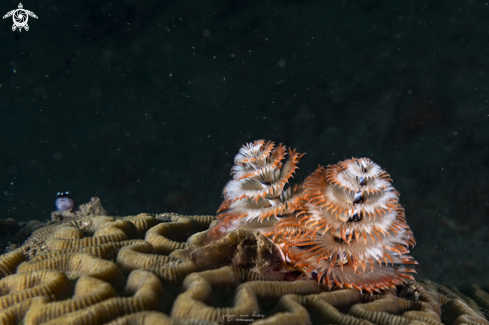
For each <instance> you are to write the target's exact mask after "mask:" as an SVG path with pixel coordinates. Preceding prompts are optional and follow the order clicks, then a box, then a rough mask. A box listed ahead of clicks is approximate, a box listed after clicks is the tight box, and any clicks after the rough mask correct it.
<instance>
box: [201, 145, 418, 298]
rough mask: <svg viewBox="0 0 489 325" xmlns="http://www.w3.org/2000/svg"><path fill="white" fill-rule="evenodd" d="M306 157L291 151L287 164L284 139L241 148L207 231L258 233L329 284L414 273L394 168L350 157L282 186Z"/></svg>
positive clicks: (375, 283)
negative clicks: (389, 171) (388, 169)
mask: <svg viewBox="0 0 489 325" xmlns="http://www.w3.org/2000/svg"><path fill="white" fill-rule="evenodd" d="M302 156H303V155H302V154H298V153H296V152H295V150H291V149H289V157H288V159H287V160H286V162H285V163H284V164H282V161H283V159H284V158H285V147H284V146H283V145H282V144H280V145H279V146H278V147H277V148H275V147H274V143H273V142H271V141H267V142H265V141H264V140H258V141H255V142H254V143H249V144H247V145H245V146H243V148H242V149H241V150H240V151H239V153H238V155H236V157H235V159H234V162H235V166H234V167H233V168H232V175H233V180H231V181H230V182H229V183H228V184H227V185H226V187H225V188H224V197H225V200H224V202H223V203H222V204H221V207H220V208H219V210H218V212H219V214H218V220H219V223H218V224H217V226H216V227H214V228H213V229H211V231H210V235H209V236H210V237H211V238H217V237H220V236H222V235H224V234H226V233H228V232H230V231H233V230H235V229H237V228H239V227H247V228H251V229H254V230H257V231H260V232H261V233H262V234H263V235H265V236H267V237H269V238H270V239H271V240H273V241H274V242H275V244H276V245H277V247H278V248H279V250H280V251H281V254H282V256H283V258H284V261H285V262H287V263H289V264H292V265H293V266H295V267H296V268H297V269H299V270H301V271H302V272H303V273H304V274H306V275H307V276H309V277H312V278H316V279H317V280H318V281H320V282H323V283H325V284H328V285H329V286H330V287H333V286H334V285H337V286H339V287H342V288H343V287H346V288H356V289H358V290H360V291H362V290H366V291H369V292H373V291H379V290H381V289H387V288H388V287H395V286H396V285H398V284H401V283H403V282H405V281H406V280H408V279H413V277H412V275H410V273H414V272H415V271H414V269H412V268H409V267H407V266H406V265H410V264H417V262H416V261H415V260H414V259H413V258H412V257H411V256H409V255H408V254H409V246H414V245H415V240H414V237H413V234H412V232H411V230H410V228H409V226H408V225H407V224H406V220H405V216H404V209H403V208H402V207H401V206H400V204H399V193H398V192H397V191H396V190H395V189H394V187H393V186H392V184H391V182H392V180H391V178H390V176H389V174H387V173H386V172H385V171H384V170H382V169H381V168H380V166H379V165H377V164H375V163H374V162H372V161H371V160H370V159H368V158H360V159H357V158H352V159H349V160H345V161H342V162H339V163H338V164H336V165H329V166H328V167H327V168H324V167H321V166H320V167H319V168H318V169H317V170H316V171H315V172H314V173H312V174H311V175H310V176H308V177H307V178H306V180H305V181H304V183H303V184H302V185H298V186H295V187H293V188H292V189H291V188H289V189H284V186H285V184H286V183H287V182H288V179H289V178H290V177H291V176H292V174H293V173H294V171H295V170H296V169H297V166H296V165H297V163H298V161H299V159H300V158H301V157H302Z"/></svg>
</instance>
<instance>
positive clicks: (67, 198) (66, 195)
mask: <svg viewBox="0 0 489 325" xmlns="http://www.w3.org/2000/svg"><path fill="white" fill-rule="evenodd" d="M54 204H56V210H58V211H60V212H62V211H74V210H75V208H76V204H75V200H73V198H72V197H71V195H70V192H58V193H57V194H56V201H55V203H54Z"/></svg>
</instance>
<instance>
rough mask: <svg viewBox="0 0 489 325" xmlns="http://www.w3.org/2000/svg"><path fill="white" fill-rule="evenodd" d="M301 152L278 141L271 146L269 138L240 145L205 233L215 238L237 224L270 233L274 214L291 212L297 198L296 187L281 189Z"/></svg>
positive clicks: (266, 233) (283, 187) (276, 216)
mask: <svg viewBox="0 0 489 325" xmlns="http://www.w3.org/2000/svg"><path fill="white" fill-rule="evenodd" d="M287 154H288V158H287V159H285V157H286V155H287ZM302 156H303V154H299V153H297V152H296V151H295V150H291V149H288V150H286V147H285V146H284V145H282V144H279V145H278V146H276V147H275V144H274V142H272V141H266V142H265V141H264V140H257V141H255V142H253V143H247V144H246V145H244V146H243V147H242V148H241V149H240V150H239V153H238V154H237V155H236V156H235V157H234V166H233V168H232V169H231V175H232V176H233V179H232V180H231V181H229V182H228V183H227V185H226V186H225V187H224V190H223V194H224V202H223V203H222V204H221V206H220V207H219V209H218V215H217V219H218V220H219V223H218V224H217V226H216V227H214V228H213V229H212V230H211V231H210V233H209V237H211V238H218V237H221V236H223V235H225V234H226V233H228V232H230V231H233V230H235V229H237V228H239V227H247V228H251V229H255V230H258V231H260V232H261V233H262V234H264V235H269V234H271V232H272V231H273V228H274V225H275V223H276V222H277V221H278V216H283V215H287V214H290V213H291V212H293V211H294V210H295V207H296V205H297V202H298V200H299V197H300V196H299V195H298V194H299V192H300V191H301V189H300V187H299V186H295V187H293V188H288V189H285V185H286V184H287V182H288V181H289V179H290V177H292V175H293V174H294V172H295V170H296V169H297V163H298V161H299V160H300V159H301V158H302ZM284 160H285V161H284Z"/></svg>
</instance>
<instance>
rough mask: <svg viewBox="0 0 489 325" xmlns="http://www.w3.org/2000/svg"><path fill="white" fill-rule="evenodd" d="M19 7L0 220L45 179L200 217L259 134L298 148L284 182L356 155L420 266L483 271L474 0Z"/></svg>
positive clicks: (442, 271)
mask: <svg viewBox="0 0 489 325" xmlns="http://www.w3.org/2000/svg"><path fill="white" fill-rule="evenodd" d="M17 5H18V2H17V1H2V2H1V4H0V9H1V10H0V11H2V12H4V13H6V12H8V11H10V10H12V9H16V8H17ZM23 5H24V8H25V9H28V10H31V11H33V12H35V13H36V14H37V16H38V17H39V19H34V18H30V19H29V26H30V30H29V31H27V32H26V31H22V32H20V33H19V32H18V31H16V32H13V31H12V30H11V25H12V20H11V18H8V19H4V20H0V190H1V192H0V193H1V194H2V195H1V200H0V218H9V217H12V218H15V219H17V220H28V219H40V220H44V219H47V218H49V213H50V211H52V210H53V209H54V200H55V194H56V192H58V191H70V192H71V193H72V195H73V197H74V198H75V199H76V200H77V202H78V203H83V202H86V201H88V200H89V198H90V197H91V196H98V197H100V198H101V199H102V201H103V204H104V206H105V208H106V209H107V210H108V211H109V214H111V215H129V214H137V213H140V212H170V211H173V212H178V213H184V214H213V213H215V211H216V209H217V207H218V206H219V204H220V202H221V200H222V197H221V190H222V188H223V186H224V185H225V184H226V182H227V181H228V179H229V172H230V168H231V166H232V163H233V157H234V155H235V154H236V153H237V151H238V149H239V148H240V146H241V145H242V144H244V143H246V142H249V141H253V140H255V139H269V140H274V141H276V142H283V143H285V144H287V145H289V146H291V147H293V148H297V149H298V151H299V152H306V153H307V155H306V156H305V157H304V158H303V159H302V161H301V162H300V164H299V167H300V168H301V170H300V172H299V173H298V174H297V176H296V177H295V180H297V181H300V180H303V179H304V177H305V176H306V175H307V174H309V173H311V172H312V171H314V169H315V168H316V166H317V165H318V164H322V165H327V164H332V163H336V162H338V161H339V160H343V159H346V158H349V157H351V156H354V157H362V156H366V157H369V158H371V159H373V160H374V161H375V162H376V163H378V164H379V165H380V166H382V167H383V168H384V169H386V170H387V171H388V172H389V173H390V174H391V176H392V178H393V179H394V186H395V187H396V189H397V190H398V191H399V192H400V193H401V203H402V204H403V206H404V207H405V209H406V216H407V222H408V224H409V225H410V226H411V228H412V230H413V232H414V234H415V237H416V239H417V242H418V244H417V246H416V247H415V248H414V249H413V250H412V255H413V256H414V257H415V258H416V259H417V260H418V261H419V262H420V267H419V268H418V270H419V272H420V274H421V275H422V276H424V277H427V278H429V279H432V280H434V281H438V282H441V283H445V284H461V283H473V282H477V283H489V272H488V271H489V258H488V257H487V256H488V253H489V243H488V241H489V230H488V225H489V218H488V212H489V186H488V181H489V171H488V164H489V154H488V153H489V150H488V147H489V127H488V123H489V109H488V99H489V98H488V97H489V95H488V77H489V71H488V68H489V61H488V57H489V6H488V4H487V3H486V2H484V1H475V0H467V1H434V0H427V1H387V0H372V1H367V0H356V1H342V2H341V1H263V0H260V1H251V0H250V1H211V0H207V1H202V0H199V1H131V0H127V1H117V2H108V1H104V2H100V1H93V0H89V1H63V2H59V1H45V0H41V1H26V2H23ZM2 15H3V13H2Z"/></svg>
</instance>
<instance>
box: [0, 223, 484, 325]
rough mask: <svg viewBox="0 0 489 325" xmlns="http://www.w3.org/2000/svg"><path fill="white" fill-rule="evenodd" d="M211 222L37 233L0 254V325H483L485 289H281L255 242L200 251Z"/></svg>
mask: <svg viewBox="0 0 489 325" xmlns="http://www.w3.org/2000/svg"><path fill="white" fill-rule="evenodd" d="M213 219H214V218H213V217H211V216H181V215H177V214H158V215H151V214H140V215H137V216H128V217H109V216H89V217H83V218H81V219H73V220H71V221H69V222H65V223H62V224H55V225H50V226H46V227H44V228H41V229H38V230H36V231H34V233H33V234H32V236H31V237H30V238H29V239H28V240H27V241H26V242H25V244H24V245H23V246H21V247H20V248H19V249H17V250H14V251H12V252H9V253H6V254H3V255H0V324H18V323H19V322H21V321H23V322H24V324H26V325H28V324H105V323H108V324H121V325H122V324H233V323H234V324H243V322H250V321H251V320H255V322H257V323H258V324H260V323H261V324H281V325H285V324H312V323H314V324H317V323H335V324H410V323H411V324H415V323H416V324H423V323H424V324H441V322H440V321H443V322H445V323H447V324H451V323H455V324H462V323H470V324H489V322H487V320H485V318H484V317H483V316H482V314H481V313H480V309H479V307H478V305H477V303H479V304H480V305H481V306H482V307H484V308H487V306H488V301H489V300H488V299H486V298H485V297H487V296H489V295H488V293H487V291H486V289H487V288H485V287H467V288H461V289H460V290H459V289H456V288H451V289H448V288H445V287H440V286H438V285H435V284H432V283H428V282H427V283H416V282H410V283H407V284H405V285H403V286H399V287H398V291H397V292H396V291H395V290H392V289H391V290H385V291H383V292H382V294H374V295H371V294H369V293H361V292H360V291H358V290H352V289H339V290H329V288H328V286H326V285H323V284H318V283H317V281H314V280H307V279H305V278H304V277H302V278H299V279H298V280H296V281H293V282H290V281H286V280H285V279H286V278H287V277H286V276H285V274H284V273H282V272H279V271H276V270H271V271H270V269H271V268H275V266H276V264H277V263H279V262H280V259H279V258H277V256H276V250H277V247H276V245H274V244H273V243H272V242H271V241H270V240H269V239H267V238H266V237H264V236H263V235H261V234H259V233H257V232H254V231H250V230H247V229H237V230H236V231H235V232H231V233H229V234H228V235H226V236H224V237H222V238H221V239H220V240H217V241H214V242H211V243H208V244H206V239H207V231H204V232H198V231H201V230H204V229H205V228H207V227H208V225H209V223H210V222H211V221H212V220H213ZM163 225H165V226H163ZM142 238H148V239H149V238H151V240H152V241H154V243H155V245H156V246H158V245H160V246H159V248H158V249H157V248H156V247H154V246H153V245H152V244H150V243H149V242H148V241H147V240H143V239H142ZM185 240H186V242H184V241H185ZM177 247H180V248H181V249H176V248H177ZM157 251H160V252H165V253H164V254H161V253H158V252H157ZM168 254H169V255H168ZM206 258H210V259H212V261H213V262H212V263H207V264H206V263H200V262H199V259H200V260H203V259H206ZM196 263H197V264H196ZM225 264H229V265H231V266H223V267H220V268H217V269H213V268H215V267H216V266H218V265H225ZM260 272H261V273H260ZM474 294H475V297H476V298H475V299H470V298H468V297H469V296H472V295H474ZM484 299H485V300H484ZM233 300H234V303H232V301H233ZM476 301H477V302H476ZM233 315H234V316H233ZM240 319H244V321H241V320H240Z"/></svg>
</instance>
